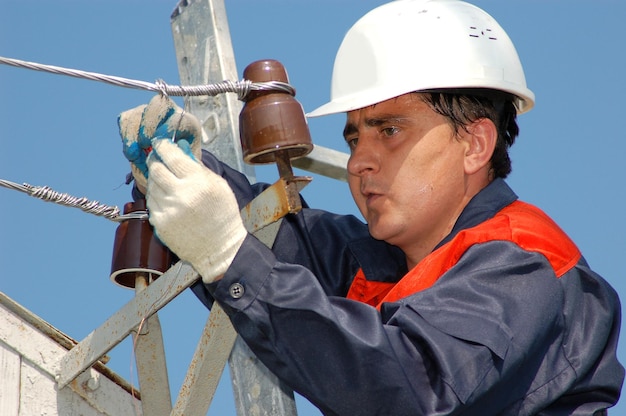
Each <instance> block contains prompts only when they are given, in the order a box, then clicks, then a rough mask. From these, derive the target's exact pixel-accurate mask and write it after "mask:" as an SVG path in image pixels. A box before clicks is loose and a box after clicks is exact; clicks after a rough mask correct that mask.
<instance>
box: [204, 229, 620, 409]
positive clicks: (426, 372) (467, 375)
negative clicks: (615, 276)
mask: <svg viewBox="0 0 626 416" xmlns="http://www.w3.org/2000/svg"><path fill="white" fill-rule="evenodd" d="M207 289H208V290H209V291H210V292H211V293H212V294H213V296H214V297H215V299H217V300H218V301H219V302H220V304H221V305H222V306H223V307H224V309H225V311H226V312H227V313H228V314H229V316H230V318H231V320H232V322H233V325H234V326H235V328H236V329H237V331H238V333H239V334H240V335H241V336H242V337H243V339H244V340H245V341H246V343H247V344H248V345H249V346H250V347H251V349H252V350H253V351H254V352H255V354H256V355H257V356H258V357H259V359H261V360H262V361H263V362H264V363H265V364H266V365H267V367H268V368H269V369H270V370H272V371H273V372H274V373H276V374H277V375H278V376H279V377H280V378H281V379H282V380H284V381H285V382H286V383H287V384H288V385H289V386H290V387H291V388H293V389H294V390H296V391H298V392H299V393H300V394H302V395H303V396H304V397H307V398H308V399H309V400H310V401H311V402H312V403H313V404H315V405H316V406H318V407H319V408H320V409H321V410H322V411H323V412H324V413H325V414H328V415H353V414H360V415H383V414H384V415H390V414H393V415H397V416H401V415H416V414H429V415H430V414H451V413H455V412H456V413H455V414H500V413H502V414H536V413H537V412H538V411H539V410H540V409H542V408H544V407H546V406H547V405H548V402H547V401H546V400H548V399H546V398H545V397H544V396H546V395H547V397H548V398H550V397H552V398H551V400H553V398H554V396H551V394H553V393H556V392H558V393H559V394H561V393H563V391H565V390H567V389H568V388H570V387H571V385H572V384H573V382H572V380H573V378H572V377H573V375H572V374H573V373H574V371H573V370H572V366H571V364H570V363H569V361H568V359H567V358H566V357H565V356H564V353H563V348H562V344H563V333H564V326H565V325H566V322H565V319H564V317H563V313H562V305H563V303H564V301H565V300H564V295H563V293H564V292H563V288H562V286H561V283H560V282H559V281H558V279H557V278H556V277H555V275H554V273H553V271H552V269H551V267H550V265H549V263H548V262H547V261H546V259H545V258H544V257H543V256H541V255H540V254H537V253H530V252H526V251H523V250H521V249H520V248H519V247H518V246H516V245H514V244H512V243H508V242H490V243H485V244H480V245H477V246H474V247H472V248H471V249H470V250H468V251H467V252H466V254H465V255H464V256H463V257H462V258H461V260H460V261H459V263H458V264H457V265H456V266H455V267H453V268H452V269H450V270H449V271H448V272H447V273H446V274H445V275H444V276H442V277H441V278H440V279H439V281H438V282H437V283H436V284H435V285H434V286H433V287H432V288H430V289H428V290H425V291H423V292H420V293H416V294H414V295H412V296H409V297H408V298H405V299H403V300H401V301H399V302H397V303H393V304H386V305H384V307H383V308H382V310H381V311H380V312H379V311H378V310H376V309H375V308H373V307H370V306H368V305H365V304H362V303H359V302H356V301H351V300H348V299H345V298H342V297H337V296H328V295H327V291H326V290H325V288H324V287H323V286H322V284H320V281H319V279H318V278H316V276H315V275H314V274H313V273H312V272H311V271H310V270H309V269H308V268H306V267H303V266H301V265H296V264H289V263H285V262H281V261H280V260H279V259H278V258H277V257H276V256H275V255H274V253H272V251H270V250H269V249H267V248H266V247H264V246H263V245H262V244H261V243H260V242H258V241H257V240H255V239H254V238H253V237H248V239H247V240H246V241H245V242H244V245H243V246H242V248H241V249H240V251H239V253H238V254H237V257H236V258H235V261H234V262H233V264H232V265H231V267H230V269H229V271H228V272H227V273H226V275H225V276H224V278H223V279H222V280H221V281H219V282H216V283H213V284H211V285H208V286H207ZM609 303H610V302H609ZM593 308H594V307H592V309H593ZM595 309H597V310H594V311H593V313H592V314H591V315H589V318H590V319H591V320H593V321H595V323H596V324H599V322H605V321H606V319H607V318H609V317H610V315H611V314H612V313H614V308H598V307H595ZM589 324H591V322H589ZM537 374H539V376H538V375H537ZM574 378H575V377H574ZM613 381H614V380H613ZM537 392H538V393H537ZM548 393H550V394H548ZM533 394H535V396H533V397H534V399H536V400H534V401H533V400H530V403H531V404H529V400H528V398H529V397H531V396H532V395H533ZM607 403H608V400H607V401H599V403H595V405H596V406H597V408H604V407H607V406H608V405H607ZM355 409H356V410H355ZM570 410H571V409H570ZM568 414H575V413H574V412H570V413H568Z"/></svg>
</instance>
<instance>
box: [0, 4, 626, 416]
mask: <svg viewBox="0 0 626 416" xmlns="http://www.w3.org/2000/svg"><path fill="white" fill-rule="evenodd" d="M382 3H384V1H382V0H378V1H375V0H315V1H313V0H226V9H227V13H228V17H229V25H230V31H231V37H232V40H233V47H234V50H235V57H236V61H237V65H238V68H239V76H240V77H241V73H242V71H243V68H244V67H245V66H246V65H247V64H249V63H251V62H253V61H255V60H257V59H264V58H273V59H278V60H279V61H281V62H282V63H283V64H284V65H285V67H286V68H287V70H288V72H289V76H290V81H291V83H292V85H294V86H295V88H296V89H297V98H298V99H299V100H300V102H301V103H302V104H303V106H304V108H305V109H306V110H312V109H313V108H315V107H316V106H317V105H319V104H321V103H323V102H325V101H326V100H327V98H328V91H329V83H330V73H331V68H332V61H333V59H334V54H335V52H336V49H337V47H338V45H339V43H340V41H341V38H342V37H343V34H344V33H345V31H346V30H347V29H348V28H349V26H350V25H351V24H352V23H353V22H354V21H355V20H356V19H357V18H358V17H360V16H361V15H362V14H363V13H364V12H365V11H367V10H369V9H371V8H373V7H375V6H377V5H379V4H382ZM474 3H475V4H476V5H478V6H480V7H482V8H484V9H485V10H487V11H488V12H489V13H491V14H492V15H493V16H494V17H495V18H496V19H497V20H498V21H499V22H500V24H501V25H502V26H503V27H504V28H505V29H506V30H507V32H508V33H509V35H510V37H511V38H512V39H513V41H514V43H515V44H516V46H517V49H518V52H519V55H520V57H521V59H522V62H523V64H524V67H525V71H526V78H527V82H528V85H529V87H530V88H531V89H532V90H533V91H534V92H535V94H536V98H537V104H536V107H535V108H534V109H533V110H532V111H531V112H530V113H528V114H524V115H522V116H521V117H520V118H519V124H520V127H521V134H520V137H519V138H518V140H517V142H516V144H515V145H514V147H513V149H512V152H511V156H512V159H513V174H512V175H511V176H510V179H509V183H510V184H511V185H512V187H513V188H514V189H515V190H516V191H517V193H518V194H519V196H520V197H521V199H523V200H526V201H528V202H531V203H534V204H537V205H539V206H540V207H541V208H543V209H544V210H545V211H546V212H547V213H548V214H550V215H551V216H552V217H553V218H554V219H555V220H556V221H557V222H558V223H559V224H560V225H561V226H562V228H564V229H565V231H567V232H568V233H569V234H570V235H571V237H572V238H573V239H574V241H575V242H576V243H577V244H578V245H579V247H580V248H581V250H582V251H583V253H584V255H585V257H586V258H587V260H588V262H589V263H590V264H591V266H592V267H593V268H595V270H596V271H598V272H599V273H600V274H602V275H603V276H604V277H605V278H606V279H607V280H608V281H609V282H611V283H612V284H613V286H614V287H615V288H616V289H617V291H618V292H619V293H620V295H621V296H622V298H623V299H626V281H625V280H624V278H623V274H624V273H623V272H622V269H623V267H622V265H621V259H622V257H624V256H626V236H625V235H626V225H625V223H624V219H623V218H624V215H623V209H624V206H625V205H626V188H625V187H624V185H623V182H624V179H625V178H626V175H625V173H626V172H625V164H624V157H625V156H626V140H625V139H626V137H625V136H626V134H625V133H624V127H623V126H622V125H621V124H620V122H621V121H620V120H623V119H624V115H623V102H622V101H623V99H622V98H623V97H624V96H626V82H625V81H624V69H623V68H624V67H626V54H624V47H623V43H624V41H625V40H626V27H624V25H623V16H625V15H626V3H624V2H622V1H617V0H593V1H592V0H587V1H576V0H575V1H571V0H570V1H565V0H551V1H549V2H547V1H539V0H525V1H522V0H508V1H506V2H505V1H501V0H480V1H475V2H474ZM175 5H176V1H175V0H167V1H166V0H153V1H147V0H135V1H122V0H109V1H104V0H97V1H90V2H81V1H76V0H74V1H69V0H57V1H54V2H53V1H44V0H34V1H28V2H17V1H8V0H0V6H2V13H1V14H0V56H3V57H9V58H17V59H22V60H28V61H34V62H40V63H44V64H50V65H57V66H64V67H69V68H76V69H82V70H86V71H92V72H99V73H104V74H110V75H118V76H121V77H126V78H131V79H138V80H143V81H149V82H154V81H155V80H156V79H159V78H162V79H164V80H165V81H166V82H168V83H169V84H178V69H177V64H176V58H175V51H174V46H173V40H172V34H171V29H170V14H171V12H172V10H173V9H174V6H175ZM407 53H410V51H407ZM0 93H1V96H2V100H0V125H1V126H2V131H1V133H0V145H1V146H2V150H1V151H0V179H6V180H10V181H13V182H18V183H22V182H27V183H30V184H32V185H47V186H50V187H52V188H53V189H55V190H57V191H60V192H67V193H70V194H72V195H75V196H86V197H88V198H90V199H95V200H98V201H101V202H103V203H106V204H109V205H117V206H120V207H121V206H123V204H124V203H125V202H127V201H129V200H130V189H129V188H128V187H127V186H124V185H123V182H124V177H125V175H126V173H127V172H128V170H129V169H128V165H127V163H126V160H125V159H124V157H123V156H122V152H121V142H120V139H119V135H118V132H117V125H116V117H117V115H118V114H119V113H120V112H121V111H124V110H126V109H129V108H131V107H135V106H137V105H140V104H143V103H146V102H147V101H149V100H150V98H151V97H152V93H149V92H145V91H137V90H128V89H123V88H120V87H114V86H110V85H105V84H102V83H97V82H93V81H86V80H80V79H75V78H69V77H63V76H58V75H52V74H44V73H40V72H33V71H28V70H24V69H18V68H12V67H7V66H0ZM342 124H343V117H342V116H330V117H324V118H320V119H313V120H311V121H310V122H309V126H310V128H311V132H312V135H313V140H314V142H316V143H318V144H321V145H323V146H327V147H332V148H335V149H338V150H342V151H345V150H347V149H346V148H345V144H344V143H343V141H342V140H341V130H342ZM258 177H259V178H260V179H262V180H266V181H274V180H275V179H276V178H275V176H274V171H273V170H269V171H268V170H261V171H258ZM304 196H305V197H306V198H307V200H308V201H309V203H310V204H311V205H313V206H316V207H320V208H324V209H328V210H332V211H335V212H340V213H350V214H357V210H356V208H355V207H354V204H353V202H352V200H351V198H350V196H349V193H348V190H347V185H346V184H344V183H339V182H335V181H332V180H328V179H325V178H321V177H316V178H315V179H314V182H313V184H311V185H309V187H308V188H306V189H305V190H304ZM115 228H116V224H115V223H112V222H110V221H108V220H105V219H103V218H98V217H95V216H92V215H88V214H85V213H83V212H81V211H79V210H76V209H70V208H66V207H61V206H58V205H53V204H50V203H45V202H42V201H38V200H35V199H33V198H30V197H28V196H26V195H24V194H22V193H19V192H16V191H12V190H8V189H4V188H1V189H0V261H1V264H2V272H0V291H2V292H5V293H6V294H7V295H9V296H11V297H12V298H13V299H15V300H16V301H18V302H19V303H21V304H22V305H24V306H25V307H27V308H29V309H30V310H32V311H33V312H34V313H36V314H38V315H40V316H41V317H43V318H45V319H46V320H48V321H49V322H50V323H52V324H53V325H55V326H56V327H58V328H59V329H60V330H62V331H64V332H66V333H67V334H69V335H70V336H72V337H73V338H75V339H78V340H80V339H82V338H84V337H85V336H86V335H87V334H89V333H90V332H91V331H92V330H93V329H94V328H96V327H97V326H99V325H100V324H101V323H102V322H104V321H105V320H106V319H107V318H108V317H109V316H110V315H111V314H113V313H114V312H115V311H116V310H117V309H118V308H119V307H120V306H122V305H123V304H125V303H126V302H127V301H128V300H130V299H131V297H132V296H133V293H132V292H131V291H129V290H124V289H121V288H119V287H117V286H115V285H113V284H112V283H110V281H109V279H108V276H109V271H110V262H111V249H112V244H113V236H114V233H115ZM160 317H161V323H162V326H163V331H164V333H165V347H166V351H167V354H168V356H167V359H168V368H169V373H170V379H171V383H172V391H173V394H174V395H175V394H176V393H177V391H178V387H179V386H180V383H181V382H182V380H183V378H184V374H185V372H186V369H187V365H188V363H189V360H190V359H191V355H192V353H193V350H194V348H195V345H196V342H197V339H198V337H199V333H200V331H201V330H202V327H203V325H204V323H205V321H206V317H207V311H206V310H205V309H204V308H203V307H202V306H201V305H200V303H199V302H198V301H197V300H196V299H195V297H193V295H191V293H184V294H183V295H181V296H179V297H178V298H177V299H175V300H174V301H173V302H172V303H171V304H170V305H168V306H167V307H166V308H165V309H164V310H162V312H161V313H160ZM589 336H593V334H589ZM110 355H111V357H112V360H111V363H110V366H111V367H112V368H113V369H114V370H115V371H116V372H118V373H119V374H120V375H122V376H124V377H125V378H127V379H128V378H131V377H133V378H134V380H136V374H132V375H131V370H130V363H131V345H130V343H129V342H124V343H122V344H120V346H118V347H117V348H115V349H114V350H113V351H112V352H111V353H110ZM619 356H620V357H621V358H622V360H623V361H624V362H626V341H623V342H622V344H621V347H620V349H619ZM219 389H220V391H219V392H218V396H217V398H216V399H215V400H214V402H213V405H212V407H211V409H210V411H209V415H223V416H228V415H235V410H234V407H233V405H232V396H231V395H230V393H229V392H228V390H229V383H228V382H227V381H225V382H223V383H222V384H221V385H220V388H219ZM298 403H299V414H300V415H305V416H306V415H319V412H317V411H316V410H315V409H313V408H312V407H311V406H310V405H307V404H306V403H305V402H303V401H301V400H299V401H298ZM620 409H621V410H620ZM621 413H625V414H626V404H623V403H620V404H618V407H617V409H616V410H615V411H614V413H613V414H621Z"/></svg>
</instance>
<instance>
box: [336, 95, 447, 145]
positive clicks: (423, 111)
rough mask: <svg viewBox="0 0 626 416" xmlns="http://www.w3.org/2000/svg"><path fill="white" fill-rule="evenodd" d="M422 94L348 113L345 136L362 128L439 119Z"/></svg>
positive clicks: (401, 96) (391, 100) (403, 96)
mask: <svg viewBox="0 0 626 416" xmlns="http://www.w3.org/2000/svg"><path fill="white" fill-rule="evenodd" d="M437 116H439V114H437V113H436V112H435V111H433V110H432V109H431V108H430V106H429V105H428V104H426V102H425V101H424V100H423V97H422V94H419V93H409V94H404V95H400V96H398V97H394V98H391V99H389V100H385V101H381V102H380V103H376V104H373V105H370V106H368V107H364V108H360V109H358V110H353V111H350V112H348V113H347V117H346V128H345V130H344V135H345V134H349V133H350V132H353V131H356V130H358V129H360V128H365V127H374V126H379V125H383V124H386V123H403V122H405V123H409V122H416V121H418V122H419V121H420V120H421V121H424V119H425V118H430V117H437Z"/></svg>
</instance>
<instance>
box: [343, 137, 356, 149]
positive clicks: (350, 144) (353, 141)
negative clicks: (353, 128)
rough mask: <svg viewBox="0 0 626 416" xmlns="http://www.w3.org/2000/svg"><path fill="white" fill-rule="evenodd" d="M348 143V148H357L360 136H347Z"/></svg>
mask: <svg viewBox="0 0 626 416" xmlns="http://www.w3.org/2000/svg"><path fill="white" fill-rule="evenodd" d="M346 143H347V144H348V148H349V149H350V150H354V149H355V148H356V145H357V144H358V143H359V138H358V137H351V138H346Z"/></svg>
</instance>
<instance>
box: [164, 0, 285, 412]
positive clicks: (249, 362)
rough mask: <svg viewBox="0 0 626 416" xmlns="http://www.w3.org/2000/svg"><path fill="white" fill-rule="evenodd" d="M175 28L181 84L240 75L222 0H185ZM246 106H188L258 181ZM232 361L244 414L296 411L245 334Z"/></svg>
mask: <svg viewBox="0 0 626 416" xmlns="http://www.w3.org/2000/svg"><path fill="white" fill-rule="evenodd" d="M172 32H173V35H174V45H175V48H176V56H177V60H178V67H179V73H180V79H181V84H182V85H201V84H210V83H215V82H219V81H222V80H237V79H238V74H237V67H236V64H235V57H234V52H233V49H232V42H231V39H230V31H229V28H228V20H227V17H226V9H225V6H224V1H223V0H181V1H180V2H179V4H178V6H177V7H176V9H175V10H174V13H173V14H172ZM241 107H242V104H241V102H239V101H238V100H237V98H236V97H235V96H234V95H233V94H221V95H219V96H216V97H187V98H186V99H185V108H186V111H189V112H190V113H192V114H194V115H195V116H196V117H198V118H199V120H200V121H201V123H202V126H203V128H204V130H205V132H206V133H207V136H208V137H209V138H211V139H212V140H210V141H209V142H208V143H203V147H204V148H205V149H207V150H209V151H211V152H212V153H213V154H215V155H216V156H217V157H218V158H219V159H220V160H221V161H223V162H225V163H227V164H228V165H230V166H231V167H233V168H235V169H237V170H239V171H241V172H243V173H244V174H245V175H246V176H247V177H248V179H250V180H251V181H253V180H254V171H253V169H252V167H251V166H249V165H246V164H244V162H243V159H242V156H241V146H240V142H239V122H238V115H239V112H240V111H241ZM229 363H230V370H231V371H230V372H231V379H232V383H233V389H234V391H235V405H236V407H237V414H238V415H239V416H248V415H250V416H252V415H275V416H292V415H294V416H295V415H296V406H295V400H294V397H293V392H291V391H290V390H288V389H287V388H285V387H284V386H282V385H281V383H280V381H279V380H278V379H277V378H276V376H274V374H272V373H271V372H270V371H269V370H268V369H267V368H266V367H265V366H264V365H263V364H262V363H260V362H259V361H258V360H257V359H256V357H255V356H254V354H253V353H252V352H251V351H250V350H249V348H248V347H247V346H246V345H245V343H244V342H242V341H241V339H238V341H237V342H235V346H234V347H233V351H232V353H231V356H230V359H229Z"/></svg>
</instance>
